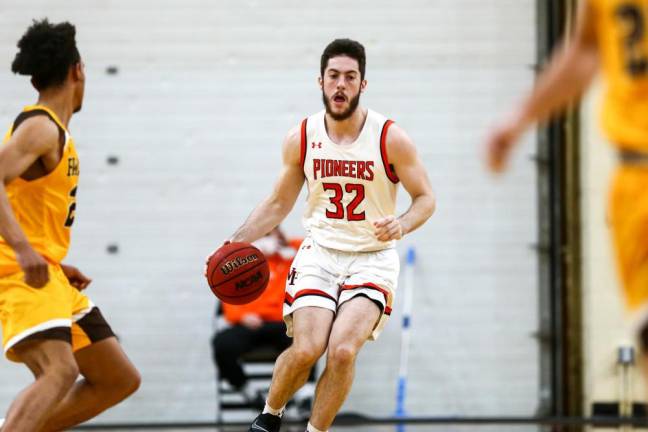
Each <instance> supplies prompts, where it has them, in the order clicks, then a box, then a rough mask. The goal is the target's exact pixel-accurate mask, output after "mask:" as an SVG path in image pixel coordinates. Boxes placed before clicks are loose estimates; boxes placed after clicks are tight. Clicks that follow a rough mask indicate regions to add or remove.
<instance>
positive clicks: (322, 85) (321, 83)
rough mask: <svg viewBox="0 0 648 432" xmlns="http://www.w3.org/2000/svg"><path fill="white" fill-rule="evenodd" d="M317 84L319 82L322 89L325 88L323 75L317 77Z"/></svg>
mask: <svg viewBox="0 0 648 432" xmlns="http://www.w3.org/2000/svg"><path fill="white" fill-rule="evenodd" d="M317 84H319V86H320V89H324V80H323V79H322V77H321V76H319V77H317Z"/></svg>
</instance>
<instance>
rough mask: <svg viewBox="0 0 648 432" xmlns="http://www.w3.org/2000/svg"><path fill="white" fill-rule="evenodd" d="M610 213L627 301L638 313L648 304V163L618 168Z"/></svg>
mask: <svg viewBox="0 0 648 432" xmlns="http://www.w3.org/2000/svg"><path fill="white" fill-rule="evenodd" d="M609 217H610V225H611V229H612V235H613V240H614V246H615V252H616V262H617V268H618V271H619V276H620V279H621V283H622V286H623V291H624V293H625V299H626V304H627V306H628V309H629V310H630V312H631V313H633V314H637V313H639V312H640V311H641V310H644V309H646V308H647V307H648V167H646V166H630V165H622V166H621V167H620V168H618V169H617V172H616V175H615V177H614V180H613V182H612V188H611V191H610V203H609ZM642 324H645V323H642Z"/></svg>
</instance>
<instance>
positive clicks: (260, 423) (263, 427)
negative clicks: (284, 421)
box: [248, 414, 281, 432]
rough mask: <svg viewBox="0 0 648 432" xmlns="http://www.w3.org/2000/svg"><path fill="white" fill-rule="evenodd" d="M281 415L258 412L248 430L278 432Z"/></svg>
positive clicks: (253, 431)
mask: <svg viewBox="0 0 648 432" xmlns="http://www.w3.org/2000/svg"><path fill="white" fill-rule="evenodd" d="M280 428H281V417H279V416H276V415H272V414H259V415H258V416H257V418H255V419H254V421H253V422H252V425H251V426H250V429H248V432H279V429H280Z"/></svg>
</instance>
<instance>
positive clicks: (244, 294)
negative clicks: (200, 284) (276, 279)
mask: <svg viewBox="0 0 648 432" xmlns="http://www.w3.org/2000/svg"><path fill="white" fill-rule="evenodd" d="M205 276H206V277H207V282H208V283H209V287H210V288H211V290H212V292H213V293H214V294H215V295H216V297H218V298H219V299H220V300H222V301H223V302H225V303H229V304H235V305H240V304H245V303H250V302H251V301H253V300H255V299H256V298H258V297H259V296H260V295H261V294H262V293H263V291H264V290H265V288H266V286H268V281H269V280H270V269H269V268H268V262H267V261H266V258H265V256H264V255H263V253H262V252H261V251H260V250H259V249H257V248H256V247H254V246H252V245H251V244H250V243H228V244H226V245H224V246H222V247H220V248H219V249H218V250H216V252H214V253H213V254H212V255H211V256H210V257H209V258H208V260H207V271H206V273H205Z"/></svg>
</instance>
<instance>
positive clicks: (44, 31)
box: [11, 18, 81, 91]
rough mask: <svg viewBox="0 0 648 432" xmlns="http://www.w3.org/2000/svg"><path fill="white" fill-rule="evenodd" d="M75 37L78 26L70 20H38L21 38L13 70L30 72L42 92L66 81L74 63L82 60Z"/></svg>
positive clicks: (24, 72) (27, 73)
mask: <svg viewBox="0 0 648 432" xmlns="http://www.w3.org/2000/svg"><path fill="white" fill-rule="evenodd" d="M75 36H76V29H75V28H74V26H73V25H72V24H70V23H69V22H62V23H58V24H51V23H50V22H49V21H48V20H47V18H45V19H43V20H42V21H36V20H34V21H33V23H32V25H31V26H30V27H29V28H28V29H27V31H26V32H25V34H24V35H23V37H21V38H20V40H19V41H18V44H17V46H18V48H19V51H18V53H17V54H16V57H15V58H14V61H13V63H12V64H11V71H12V72H13V73H17V74H20V75H30V76H31V77H32V83H33V85H34V87H36V89H37V90H39V91H40V90H43V89H46V88H48V87H53V86H57V85H60V84H62V83H63V82H64V81H65V77H66V76H67V73H68V70H69V68H70V66H72V65H74V64H76V63H78V62H79V61H81V56H80V55H79V51H78V49H77V46H76V40H75Z"/></svg>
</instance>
